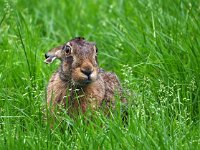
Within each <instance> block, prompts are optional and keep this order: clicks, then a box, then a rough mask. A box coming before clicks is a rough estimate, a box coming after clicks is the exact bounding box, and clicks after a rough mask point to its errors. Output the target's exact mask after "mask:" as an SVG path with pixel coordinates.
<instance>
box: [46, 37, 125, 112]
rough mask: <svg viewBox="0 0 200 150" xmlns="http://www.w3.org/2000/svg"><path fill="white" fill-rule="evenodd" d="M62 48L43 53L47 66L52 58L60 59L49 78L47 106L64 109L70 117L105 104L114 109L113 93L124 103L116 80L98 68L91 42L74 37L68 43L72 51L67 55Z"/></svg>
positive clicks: (116, 78) (111, 74)
mask: <svg viewBox="0 0 200 150" xmlns="http://www.w3.org/2000/svg"><path fill="white" fill-rule="evenodd" d="M65 45H66V44H65ZM65 45H63V46H59V47H57V48H54V49H51V50H50V51H49V52H48V53H46V58H47V59H49V60H46V62H48V63H49V62H51V61H53V59H54V58H58V59H60V60H61V65H60V67H59V69H58V70H57V71H56V72H55V73H54V74H53V75H52V77H51V79H50V81H49V84H48V87H47V104H48V106H49V107H50V106H51V108H54V107H55V106H58V105H63V106H64V107H65V106H67V108H68V112H69V114H73V113H77V112H78V111H79V110H81V111H82V112H83V113H84V112H85V111H86V110H87V109H88V108H91V109H96V108H99V107H101V106H102V105H104V104H105V105H106V106H107V108H113V107H114V106H115V94H117V95H118V96H119V98H120V99H121V101H122V102H123V103H125V102H126V100H125V99H124V98H123V96H122V88H121V85H120V82H119V80H118V77H117V76H116V75H115V74H114V73H110V72H105V71H103V70H102V69H100V68H99V67H98V65H97V57H96V53H97V52H96V51H97V50H96V47H95V44H94V43H91V42H87V41H85V40H84V39H83V38H75V39H73V40H71V41H69V42H68V43H67V45H70V46H71V49H73V52H68V51H67V52H68V53H66V50H65V47H64V46H65ZM63 51H65V52H63Z"/></svg>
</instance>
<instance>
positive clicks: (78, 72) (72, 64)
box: [45, 37, 98, 85]
mask: <svg viewBox="0 0 200 150" xmlns="http://www.w3.org/2000/svg"><path fill="white" fill-rule="evenodd" d="M45 57H46V60H45V62H46V63H51V62H53V61H54V60H55V59H56V58H58V59H60V60H61V62H62V65H61V72H62V73H63V74H64V75H65V76H66V78H70V79H71V80H72V81H73V83H74V84H76V85H85V84H89V83H91V82H93V81H95V80H96V79H97V77H98V64H97V48H96V46H95V43H92V42H88V41H86V40H84V38H80V37H78V38H75V39H72V40H70V41H69V42H67V43H66V44H64V45H62V46H58V47H56V48H53V49H51V50H50V51H48V52H47V53H46V54H45Z"/></svg>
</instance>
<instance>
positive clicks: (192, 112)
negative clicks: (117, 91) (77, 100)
mask: <svg viewBox="0 0 200 150" xmlns="http://www.w3.org/2000/svg"><path fill="white" fill-rule="evenodd" d="M199 18H200V1H198V0H190V1H189V0H165V1H163V0H127V1H125V0H109V1H107V0H94V1H92V0H86V1H79V0H74V1H70V0H60V1H51V0H43V1H37V0H35V1H28V0H0V81H1V83H0V149H2V150H3V149H9V150H11V149H91V150H93V149H181V150H182V149H200V134H199V133H200V122H199V121H200V19H199ZM77 36H82V37H85V38H86V39H87V40H89V41H94V42H96V44H97V47H98V50H99V53H98V62H99V66H100V67H102V68H104V69H105V70H108V71H113V72H115V73H116V74H117V75H118V76H119V78H120V81H121V82H122V85H123V88H124V91H125V96H126V97H127V99H128V101H129V104H128V106H127V108H126V111H128V114H129V115H128V118H127V124H124V123H123V121H122V120H121V113H122V110H121V106H120V103H118V104H117V107H116V110H115V111H113V112H112V115H111V116H110V117H106V116H104V115H103V114H102V113H101V112H100V111H99V112H96V113H94V114H93V117H94V118H95V119H93V120H89V119H88V121H87V123H85V121H84V120H85V119H86V117H84V116H82V115H80V116H79V117H77V119H76V121H74V120H73V119H71V118H70V117H69V116H68V115H67V114H66V111H65V110H62V111H61V112H60V113H59V114H58V115H57V117H58V119H59V120H60V122H58V123H57V124H56V125H55V127H54V128H53V129H51V128H50V125H49V121H48V118H45V117H44V113H47V112H45V110H46V109H45V107H46V103H45V97H46V95H45V92H46V86H47V84H48V80H49V78H50V76H51V74H52V73H53V72H54V71H55V69H56V68H57V67H58V65H59V61H56V63H54V64H51V65H46V64H45V63H44V59H45V58H44V54H45V52H47V51H48V50H49V49H51V48H52V47H54V46H57V45H60V44H63V43H65V42H66V41H68V40H70V39H72V38H74V37H77ZM47 114H48V113H47ZM69 126H70V127H72V128H69Z"/></svg>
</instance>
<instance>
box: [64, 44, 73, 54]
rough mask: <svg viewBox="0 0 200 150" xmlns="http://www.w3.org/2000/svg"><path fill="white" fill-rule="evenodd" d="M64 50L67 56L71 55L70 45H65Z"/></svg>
mask: <svg viewBox="0 0 200 150" xmlns="http://www.w3.org/2000/svg"><path fill="white" fill-rule="evenodd" d="M62 50H63V51H64V52H65V53H66V54H70V53H71V47H70V46H69V45H64V46H63V48H62Z"/></svg>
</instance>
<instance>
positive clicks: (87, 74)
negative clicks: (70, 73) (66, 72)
mask: <svg viewBox="0 0 200 150" xmlns="http://www.w3.org/2000/svg"><path fill="white" fill-rule="evenodd" d="M81 72H82V73H83V74H85V75H86V76H88V77H89V76H90V75H91V74H92V72H93V70H92V69H81Z"/></svg>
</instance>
